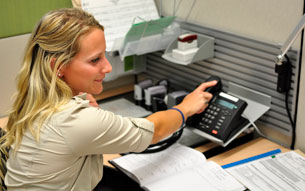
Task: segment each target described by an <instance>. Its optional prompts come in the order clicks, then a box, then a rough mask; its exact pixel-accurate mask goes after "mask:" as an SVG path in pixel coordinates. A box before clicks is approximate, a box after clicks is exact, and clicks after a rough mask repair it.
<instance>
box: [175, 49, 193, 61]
mask: <svg viewBox="0 0 305 191" xmlns="http://www.w3.org/2000/svg"><path fill="white" fill-rule="evenodd" d="M197 51H198V48H190V49H186V50H180V49H173V58H175V59H177V60H182V61H188V60H191V59H192V58H193V56H194V55H195V54H196V52H197Z"/></svg>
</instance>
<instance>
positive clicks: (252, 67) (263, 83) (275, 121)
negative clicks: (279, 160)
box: [146, 23, 299, 135]
mask: <svg viewBox="0 0 305 191" xmlns="http://www.w3.org/2000/svg"><path fill="white" fill-rule="evenodd" d="M181 26H182V28H184V29H187V30H190V31H193V32H196V33H200V34H204V35H208V36H211V37H214V38H215V50H214V51H215V57H214V58H210V59H207V60H204V61H199V62H196V63H192V64H190V65H187V66H183V65H178V64H174V63H171V62H169V61H166V60H164V59H163V58H161V56H162V54H163V52H155V53H151V54H148V55H147V72H146V73H147V74H148V75H149V76H151V77H153V78H156V79H163V78H168V79H170V82H171V84H172V86H173V87H174V88H177V89H184V90H188V91H191V90H192V89H194V88H195V87H196V85H198V84H199V83H200V82H202V81H204V80H205V79H207V78H208V77H209V76H210V75H217V76H219V77H221V78H222V79H223V81H222V82H223V85H224V90H225V91H226V90H227V89H228V82H229V81H231V82H234V83H236V84H239V85H241V86H244V87H247V88H251V89H254V90H256V91H259V92H262V93H264V94H267V95H270V96H272V106H271V109H270V110H269V111H268V112H267V113H266V114H265V115H263V116H262V117H261V118H260V119H259V120H258V121H259V122H260V123H263V124H264V125H267V126H268V127H271V128H274V129H276V130H278V131H280V132H282V133H284V134H286V135H291V130H292V128H291V125H290V122H289V118H288V115H287V112H286V109H285V95H284V94H280V93H278V92H277V91H276V84H277V74H276V73H275V71H274V68H275V63H274V59H275V57H276V55H278V54H279V53H280V46H279V45H274V44H269V43H266V42H260V41H257V40H253V39H250V38H245V37H242V36H237V35H234V34H230V33H227V32H223V31H218V30H214V29H210V28H206V27H202V26H198V25H194V24H189V23H184V24H182V25H181ZM288 56H289V58H290V60H291V62H292V65H293V76H292V84H291V86H292V90H291V91H290V94H289V107H290V111H291V112H292V117H293V118H294V111H295V102H296V87H297V81H298V80H297V79H298V76H297V75H298V74H299V72H298V66H297V65H298V64H297V63H298V58H299V54H298V51H294V50H290V51H289V52H288ZM253 112H255V111H253Z"/></svg>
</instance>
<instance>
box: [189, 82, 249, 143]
mask: <svg viewBox="0 0 305 191" xmlns="http://www.w3.org/2000/svg"><path fill="white" fill-rule="evenodd" d="M213 80H216V81H217V84H216V85H215V86H213V87H210V88H208V89H206V91H208V92H210V93H212V94H213V98H212V99H211V101H210V102H209V105H208V107H207V108H206V109H205V110H204V111H203V112H202V113H200V114H196V115H194V116H192V117H190V118H189V119H188V120H187V123H186V124H187V126H191V127H194V128H196V129H199V130H201V131H203V132H205V133H207V134H209V135H212V136H213V137H216V138H218V139H221V140H222V141H226V140H227V139H228V138H229V137H230V135H232V132H233V131H234V130H236V128H238V127H240V126H241V125H242V124H243V123H244V122H245V121H246V120H245V118H243V117H241V114H242V113H243V111H244V110H245V108H246V107H247V105H248V104H247V102H245V101H244V100H242V99H240V98H237V97H236V96H233V95H230V94H227V93H225V92H223V91H222V83H221V79H220V78H219V77H217V76H211V77H210V78H208V79H207V80H206V81H213Z"/></svg>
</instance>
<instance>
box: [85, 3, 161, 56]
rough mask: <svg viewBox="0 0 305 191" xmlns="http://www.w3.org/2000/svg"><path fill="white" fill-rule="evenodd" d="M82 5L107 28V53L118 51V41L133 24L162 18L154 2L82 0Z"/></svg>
mask: <svg viewBox="0 0 305 191" xmlns="http://www.w3.org/2000/svg"><path fill="white" fill-rule="evenodd" d="M81 5H82V9H83V10H85V11H87V12H89V13H91V14H92V15H93V16H94V18H95V19H96V20H97V21H98V22H99V23H100V24H101V25H103V26H104V27H105V29H104V30H105V31H104V32H105V38H106V44H107V48H106V51H114V50H118V48H119V47H116V45H115V42H116V40H117V39H121V38H124V37H125V35H126V33H127V32H128V30H129V29H130V27H131V26H132V24H135V23H139V22H143V21H150V20H154V19H159V18H160V17H159V14H158V10H157V8H156V5H155V2H154V0H81ZM134 21H135V22H134Z"/></svg>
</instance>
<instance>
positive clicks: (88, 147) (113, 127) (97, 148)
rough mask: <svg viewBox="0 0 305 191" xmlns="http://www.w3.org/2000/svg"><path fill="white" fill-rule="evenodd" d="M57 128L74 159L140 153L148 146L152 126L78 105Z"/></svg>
mask: <svg viewBox="0 0 305 191" xmlns="http://www.w3.org/2000/svg"><path fill="white" fill-rule="evenodd" d="M78 104H79V105H78V106H76V107H74V108H73V109H72V111H71V112H70V113H69V112H68V114H67V116H66V117H63V118H62V121H60V122H59V124H58V126H60V129H61V131H62V133H63V136H64V137H65V139H66V141H67V144H68V145H69V147H70V148H71V149H72V152H73V153H75V154H76V155H79V156H83V155H91V154H113V153H125V152H141V151H143V150H145V149H146V148H147V147H148V146H149V144H150V143H151V140H152V137H153V132H154V124H153V123H152V122H150V121H148V120H147V119H144V118H129V117H122V116H119V115H116V114H114V113H112V112H109V111H105V110H102V109H101V108H97V107H91V106H89V104H88V103H84V101H82V102H81V103H78Z"/></svg>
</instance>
